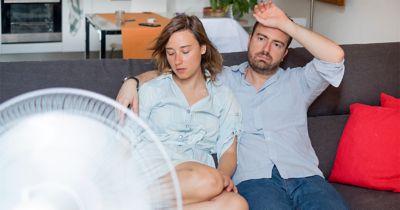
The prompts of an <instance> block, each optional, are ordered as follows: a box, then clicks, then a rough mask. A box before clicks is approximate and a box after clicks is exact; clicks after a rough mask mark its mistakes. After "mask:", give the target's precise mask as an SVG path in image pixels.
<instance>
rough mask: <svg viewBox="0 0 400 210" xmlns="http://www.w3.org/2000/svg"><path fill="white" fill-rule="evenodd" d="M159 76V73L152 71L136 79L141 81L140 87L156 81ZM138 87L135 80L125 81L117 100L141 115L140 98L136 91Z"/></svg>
mask: <svg viewBox="0 0 400 210" xmlns="http://www.w3.org/2000/svg"><path fill="white" fill-rule="evenodd" d="M157 76H158V73H157V71H156V70H152V71H147V72H144V73H142V74H139V75H137V76H136V78H137V79H138V80H139V85H142V84H143V83H145V82H147V81H149V80H151V79H154V78H155V77H157ZM136 85H137V84H136V81H135V80H134V79H128V80H126V81H124V83H123V84H122V86H121V88H120V89H119V92H118V95H117V98H116V100H117V101H118V102H119V103H121V104H122V105H123V106H125V107H128V106H130V107H131V109H132V111H133V112H135V113H139V97H138V92H137V90H136Z"/></svg>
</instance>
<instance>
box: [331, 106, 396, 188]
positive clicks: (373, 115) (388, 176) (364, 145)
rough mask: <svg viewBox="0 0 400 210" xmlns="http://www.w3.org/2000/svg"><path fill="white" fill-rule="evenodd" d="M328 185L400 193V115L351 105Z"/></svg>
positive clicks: (374, 108) (379, 108) (373, 107)
mask: <svg viewBox="0 0 400 210" xmlns="http://www.w3.org/2000/svg"><path fill="white" fill-rule="evenodd" d="M329 181H332V182H339V183H344V184H351V185H356V186H360V187H365V188H371V189H377V190H389V191H394V192H400V111H399V110H396V109H393V108H384V107H375V106H368V105H363V104H352V105H351V106H350V117H349V119H348V121H347V124H346V127H345V129H344V131H343V134H342V138H341V140H340V143H339V148H338V151H337V153H336V159H335V163H334V166H333V169H332V173H331V176H330V177H329Z"/></svg>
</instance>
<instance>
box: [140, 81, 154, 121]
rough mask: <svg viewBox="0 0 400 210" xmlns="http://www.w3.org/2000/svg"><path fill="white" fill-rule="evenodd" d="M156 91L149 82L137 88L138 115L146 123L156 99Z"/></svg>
mask: <svg viewBox="0 0 400 210" xmlns="http://www.w3.org/2000/svg"><path fill="white" fill-rule="evenodd" d="M157 92H158V91H156V90H155V88H154V87H152V86H151V84H150V83H149V82H148V83H145V84H143V85H142V87H141V88H140V89H139V117H140V118H141V119H143V120H144V121H145V122H146V123H149V119H150V113H151V109H152V108H153V107H154V104H155V103H156V102H157V100H158V95H157Z"/></svg>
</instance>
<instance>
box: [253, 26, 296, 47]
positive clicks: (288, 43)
mask: <svg viewBox="0 0 400 210" xmlns="http://www.w3.org/2000/svg"><path fill="white" fill-rule="evenodd" d="M289 19H290V20H291V21H292V22H293V20H292V19H291V18H289ZM259 25H260V23H259V22H258V21H256V23H254V26H253V30H252V31H251V36H250V37H253V35H254V31H256V28H257V27H258V26H259ZM282 32H283V31H282ZM283 33H284V34H286V35H287V36H288V37H289V39H288V42H287V45H286V49H287V48H288V47H289V45H290V43H292V40H293V38H292V37H291V36H289V34H287V33H285V32H283Z"/></svg>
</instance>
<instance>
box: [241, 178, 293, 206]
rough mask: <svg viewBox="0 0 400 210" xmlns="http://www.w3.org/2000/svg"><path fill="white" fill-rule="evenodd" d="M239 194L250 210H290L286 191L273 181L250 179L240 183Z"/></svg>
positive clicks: (290, 204) (289, 201)
mask: <svg viewBox="0 0 400 210" xmlns="http://www.w3.org/2000/svg"><path fill="white" fill-rule="evenodd" d="M237 187H238V190H239V193H240V194H241V195H242V196H243V197H244V198H245V199H246V200H247V202H248V204H249V207H250V210H291V209H292V207H291V206H292V203H291V200H290V199H289V197H288V196H287V193H286V191H285V190H284V189H283V188H282V186H280V183H279V182H278V181H274V180H273V179H252V180H247V181H244V182H241V183H240V184H239V185H238V186H237Z"/></svg>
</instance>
